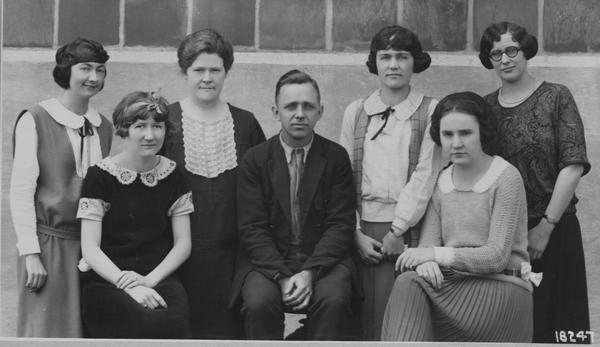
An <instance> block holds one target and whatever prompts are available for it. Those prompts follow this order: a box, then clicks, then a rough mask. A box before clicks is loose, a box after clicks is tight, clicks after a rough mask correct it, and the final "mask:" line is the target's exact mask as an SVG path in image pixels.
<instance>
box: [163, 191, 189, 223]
mask: <svg viewBox="0 0 600 347" xmlns="http://www.w3.org/2000/svg"><path fill="white" fill-rule="evenodd" d="M192 212H194V203H193V202H192V192H191V191H190V192H187V193H185V194H183V195H182V196H180V197H179V199H177V200H176V201H175V202H174V203H173V205H171V207H170V208H169V210H168V211H167V216H169V217H177V216H183V215H186V214H190V213H192Z"/></svg>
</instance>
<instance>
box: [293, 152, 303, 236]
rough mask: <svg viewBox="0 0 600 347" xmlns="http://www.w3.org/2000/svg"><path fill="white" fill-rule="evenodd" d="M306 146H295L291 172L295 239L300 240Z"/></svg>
mask: <svg viewBox="0 0 600 347" xmlns="http://www.w3.org/2000/svg"><path fill="white" fill-rule="evenodd" d="M303 159H304V148H294V149H293V150H292V170H291V172H290V202H291V204H290V207H291V212H292V213H291V215H292V232H293V233H294V239H295V240H296V241H299V240H300V235H301V230H300V229H301V228H300V198H299V196H298V195H299V188H300V181H301V179H302V172H303V171H304V160H303Z"/></svg>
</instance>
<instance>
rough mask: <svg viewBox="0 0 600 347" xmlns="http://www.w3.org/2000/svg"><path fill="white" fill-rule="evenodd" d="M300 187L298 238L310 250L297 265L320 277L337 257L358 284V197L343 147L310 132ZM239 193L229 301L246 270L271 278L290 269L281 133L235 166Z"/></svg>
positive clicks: (235, 295)
mask: <svg viewBox="0 0 600 347" xmlns="http://www.w3.org/2000/svg"><path fill="white" fill-rule="evenodd" d="M299 189H300V214H301V216H300V218H301V219H300V220H301V225H302V240H303V246H304V250H305V252H306V254H307V255H309V258H308V259H307V260H306V262H305V263H304V265H302V268H301V270H305V269H315V270H317V272H316V274H317V275H316V277H315V279H314V280H318V279H319V278H320V277H321V276H324V275H326V274H327V272H328V270H330V269H331V268H332V267H333V266H334V265H336V264H338V263H340V262H341V263H343V264H344V265H345V266H347V267H348V269H349V270H350V272H351V274H352V277H353V282H354V285H355V287H356V285H357V283H358V282H357V276H356V268H355V266H354V263H353V262H352V260H351V257H350V253H351V249H352V247H353V242H354V230H355V228H356V212H355V210H356V196H355V193H354V183H353V180H352V168H351V166H350V160H349V158H348V154H347V153H346V151H345V149H344V148H343V147H342V146H340V145H338V144H336V143H334V142H332V141H330V140H327V139H325V138H324V137H321V136H319V135H317V134H314V139H313V143H312V146H311V148H310V150H309V152H308V156H307V158H306V163H305V165H304V172H303V174H302V179H301V183H300V188H299ZM237 194H238V195H237V198H238V209H237V210H238V228H239V233H240V242H241V247H240V248H241V249H240V252H239V256H238V262H237V268H236V274H235V276H234V280H233V290H232V293H233V296H232V298H231V299H232V300H231V304H232V305H233V304H234V303H235V302H236V301H237V298H238V296H239V294H240V290H241V287H242V285H243V284H244V280H245V277H246V275H247V274H248V273H249V272H250V271H252V270H255V271H258V272H261V273H262V274H264V276H265V277H267V278H272V279H275V276H276V274H278V273H279V274H280V275H281V276H284V277H288V276H292V275H293V274H294V273H293V272H292V271H291V270H290V269H288V268H287V267H286V265H285V262H284V259H285V256H286V253H287V251H288V248H289V245H290V239H291V236H292V230H291V212H290V177H289V171H288V164H287V161H286V157H285V153H284V150H283V147H282V146H281V143H280V139H279V135H276V136H274V137H272V138H270V139H269V140H268V141H266V142H263V143H261V144H259V145H257V146H255V147H253V148H251V149H249V150H248V151H247V152H246V155H245V156H244V159H243V161H242V163H241V164H240V168H239V171H238V190H237Z"/></svg>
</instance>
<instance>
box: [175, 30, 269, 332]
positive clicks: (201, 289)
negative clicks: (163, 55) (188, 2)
mask: <svg viewBox="0 0 600 347" xmlns="http://www.w3.org/2000/svg"><path fill="white" fill-rule="evenodd" d="M177 57H178V62H179V67H180V68H181V72H182V74H183V77H184V79H185V81H186V83H187V85H188V90H189V94H188V96H187V97H186V98H184V99H183V100H181V101H179V102H176V103H174V104H172V105H170V106H169V114H170V119H171V121H172V122H173V123H174V128H175V132H174V135H173V136H172V137H170V139H169V140H168V141H167V142H166V144H165V156H167V157H169V158H171V159H172V160H174V161H175V162H176V163H177V165H178V166H180V167H181V168H184V169H185V170H183V171H184V177H185V181H186V183H187V185H188V186H189V187H190V188H191V189H192V192H193V197H194V206H195V210H196V211H195V212H194V213H193V214H192V215H191V234H192V254H191V256H190V259H189V260H188V261H187V262H186V264H185V265H184V267H183V284H184V286H185V289H186V290H187V292H188V295H189V300H190V309H191V327H192V336H193V337H194V338H203V339H232V338H239V337H241V335H240V334H241V331H242V329H240V325H239V323H240V321H239V320H238V318H237V313H236V312H234V311H233V310H231V309H229V306H228V304H229V297H230V289H231V281H232V278H233V272H234V267H235V259H236V254H237V250H238V244H239V241H238V237H237V223H236V218H235V216H236V209H235V206H236V176H237V166H238V163H239V161H240V160H241V159H242V157H243V155H244V153H245V152H246V150H247V149H248V148H250V147H252V146H254V145H256V144H258V143H260V142H263V141H264V140H265V136H264V134H263V131H262V129H261V128H260V125H259V124H258V122H257V121H256V119H255V118H254V115H253V114H252V113H250V112H248V111H245V110H242V109H239V108H237V107H234V106H232V105H230V104H228V103H226V102H225V101H223V100H222V99H221V90H222V88H223V84H224V82H225V79H226V78H227V73H228V72H229V69H230V68H231V65H232V64H233V49H232V47H231V44H230V43H229V42H228V41H226V40H225V39H224V38H223V37H222V36H221V35H219V34H218V33H217V32H215V31H213V30H210V29H206V30H200V31H197V32H195V33H192V34H190V35H188V36H187V37H186V38H185V39H184V40H183V42H182V43H181V44H180V45H179V49H178V50H177Z"/></svg>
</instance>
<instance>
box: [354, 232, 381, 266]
mask: <svg viewBox="0 0 600 347" xmlns="http://www.w3.org/2000/svg"><path fill="white" fill-rule="evenodd" d="M354 241H355V242H356V249H357V250H358V254H359V255H360V258H361V259H362V261H363V263H365V264H367V265H377V264H379V263H380V262H381V260H383V254H381V247H382V246H383V244H382V243H381V242H379V241H377V240H375V239H374V238H372V237H369V236H367V235H365V234H363V233H362V231H360V230H358V229H357V230H356V233H355V234H354Z"/></svg>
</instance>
